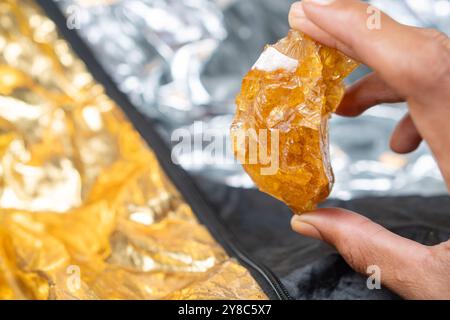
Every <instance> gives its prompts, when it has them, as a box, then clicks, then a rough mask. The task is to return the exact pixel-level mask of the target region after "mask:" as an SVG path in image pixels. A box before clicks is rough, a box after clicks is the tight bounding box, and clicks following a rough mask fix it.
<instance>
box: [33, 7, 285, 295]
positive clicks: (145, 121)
mask: <svg viewBox="0 0 450 320" xmlns="http://www.w3.org/2000/svg"><path fill="white" fill-rule="evenodd" d="M53 1H54V0H52V1H49V0H36V2H37V3H38V4H39V6H40V7H41V8H42V9H43V10H44V12H45V13H46V14H47V16H48V17H49V18H50V19H51V20H53V22H54V23H55V24H56V26H57V27H58V30H59V32H60V34H61V35H62V36H63V37H64V38H65V39H66V40H67V42H68V43H69V44H70V45H71V46H72V49H73V50H74V51H75V53H76V54H77V55H78V57H79V58H80V59H81V60H82V61H83V62H84V63H85V65H86V66H87V68H88V70H89V71H90V72H91V74H92V75H93V76H94V78H95V79H96V80H97V81H98V82H99V83H100V84H101V85H103V87H104V88H105V91H106V93H107V94H108V96H109V97H110V98H111V99H112V100H113V101H114V102H115V103H116V104H117V105H118V106H119V107H120V108H121V109H122V111H123V112H124V113H125V114H126V116H127V118H128V119H129V120H130V121H131V123H132V124H133V126H134V128H135V129H136V130H137V131H138V132H139V134H140V135H141V137H142V138H143V139H144V140H145V142H146V143H147V144H148V145H149V146H150V148H151V149H153V151H154V153H155V155H156V157H157V159H158V161H159V164H160V166H161V168H162V169H163V171H164V172H165V174H166V175H167V176H168V177H169V179H170V180H171V181H172V183H173V184H174V185H175V187H176V188H177V189H178V191H179V192H180V193H181V195H182V196H183V198H184V199H185V201H186V202H187V203H188V204H189V205H190V206H191V208H192V211H193V212H194V213H195V215H196V216H197V218H198V219H199V221H200V222H201V223H202V224H204V225H205V226H206V227H207V228H208V230H209V231H210V232H211V234H212V235H213V237H214V238H215V239H216V240H217V242H219V243H220V245H221V246H222V247H223V248H224V250H225V251H226V252H227V253H228V254H229V255H230V256H231V257H233V258H236V259H237V260H238V261H239V262H240V263H241V264H242V265H243V266H244V267H246V268H247V270H249V272H250V273H251V274H252V276H253V277H254V278H255V279H256V280H257V282H258V283H259V285H260V286H261V287H262V289H263V290H264V291H265V292H266V294H267V295H268V296H269V298H272V299H279V300H292V297H291V296H290V295H289V292H288V291H287V290H286V288H285V287H284V285H283V284H282V283H281V281H280V279H278V278H277V277H276V276H275V275H274V274H273V272H272V271H271V270H269V269H268V268H267V267H266V266H264V265H262V264H260V263H258V262H256V261H255V260H254V259H252V258H251V257H250V256H249V255H248V254H247V253H246V252H245V251H244V250H243V249H242V248H241V247H240V246H239V244H238V242H237V241H236V239H235V238H234V236H233V235H232V234H231V232H230V231H229V230H227V229H226V228H225V227H224V223H223V221H222V219H221V218H220V217H219V216H218V215H217V214H215V212H214V211H213V210H212V208H211V207H210V206H209V204H207V202H206V201H205V199H204V198H203V197H202V196H201V192H200V190H199V189H198V187H197V185H196V184H195V182H194V181H193V179H192V178H191V177H190V176H189V175H188V174H187V172H186V171H184V170H183V169H182V168H181V167H179V166H177V165H175V164H174V163H172V160H171V154H170V149H169V147H168V146H167V145H166V143H165V142H164V141H163V140H162V138H161V136H160V135H159V134H158V133H157V132H156V130H155V129H154V124H155V121H154V120H151V119H149V118H147V117H145V116H144V115H142V114H140V113H139V112H138V111H137V109H136V108H135V107H134V106H133V104H132V103H131V102H130V101H129V99H128V97H127V96H126V95H125V94H124V93H122V92H121V91H120V90H118V88H117V86H116V84H115V83H114V82H113V80H112V79H111V78H110V76H109V75H108V74H107V73H106V72H105V70H104V69H103V68H102V66H101V65H100V64H99V63H98V61H97V59H96V58H95V56H94V55H93V53H92V51H91V50H90V49H89V47H88V46H87V45H86V44H85V43H84V41H83V40H82V39H81V38H80V37H79V35H78V34H77V32H76V31H74V30H71V29H69V28H68V27H67V23H66V17H65V16H64V14H63V13H62V12H61V10H60V9H59V7H58V6H57V5H56V4H55V3H54V2H53Z"/></svg>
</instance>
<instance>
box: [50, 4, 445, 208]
mask: <svg viewBox="0 0 450 320" xmlns="http://www.w3.org/2000/svg"><path fill="white" fill-rule="evenodd" d="M54 1H55V2H57V3H58V5H59V6H60V8H61V9H62V10H63V12H65V14H66V16H67V22H68V26H69V27H71V28H76V29H78V30H77V31H78V32H79V34H80V35H81V36H82V38H83V39H84V40H85V41H86V42H87V44H88V45H89V46H90V47H91V49H92V50H93V52H94V54H95V55H96V56H97V58H98V60H99V62H100V63H101V64H102V65H103V67H104V68H105V69H106V70H107V72H109V74H110V75H111V76H112V78H113V79H114V81H115V82H116V83H117V85H118V87H119V89H120V90H122V91H123V92H124V93H126V94H127V95H128V97H129V98H130V100H131V101H132V102H133V103H134V104H135V105H136V107H137V108H138V109H139V111H140V112H141V113H142V114H143V116H148V117H151V118H153V119H156V120H158V123H159V129H160V132H161V133H162V135H163V136H164V137H165V139H166V141H167V143H168V144H170V145H172V147H176V146H177V143H178V141H177V140H173V139H171V138H173V132H174V130H177V129H180V128H183V129H185V131H188V132H190V133H191V136H192V141H195V140H196V139H197V138H198V139H199V141H203V142H204V139H202V138H204V134H205V131H208V130H214V132H215V133H216V135H215V139H220V140H223V142H224V145H227V146H229V137H228V133H229V127H230V123H231V119H232V114H233V112H234V109H235V103H234V98H235V96H236V94H237V92H238V91H239V87H240V83H241V79H242V77H243V75H244V74H245V73H246V72H247V71H248V69H249V68H250V67H251V65H252V64H253V62H254V61H255V60H256V59H257V57H258V56H259V54H260V53H261V51H262V49H263V47H264V45H265V44H267V43H273V42H275V41H276V40H277V39H279V38H281V37H283V36H284V35H285V34H286V32H287V30H288V23H287V13H288V11H289V7H290V5H291V4H292V2H293V1H291V0H278V1H273V0H240V1H237V0H215V1H213V0H121V1H120V0H54ZM372 3H373V4H374V5H376V6H377V7H379V8H381V9H383V10H385V11H387V12H388V13H389V14H390V15H391V16H393V17H394V18H396V19H398V20H400V21H402V22H404V23H407V24H411V25H416V26H423V27H436V28H439V29H441V30H443V31H444V32H447V33H449V32H450V24H449V21H450V9H449V8H450V1H449V0H435V1H432V0H423V1H421V0H415V1H414V0H405V1H383V0H374V1H372ZM367 72H368V70H367V69H366V68H360V69H358V70H357V71H356V72H355V73H354V74H353V75H352V76H351V77H350V81H354V80H355V79H357V78H359V77H360V76H362V75H364V74H365V73H367ZM405 112H406V106H404V105H395V106H393V105H383V106H379V107H377V108H373V109H371V110H370V111H368V112H366V113H365V114H364V115H363V116H361V117H358V118H357V119H345V118H341V117H334V118H333V119H332V121H331V129H330V130H331V133H330V136H331V157H332V164H333V168H334V172H335V175H336V184H335V187H334V189H333V193H332V196H333V197H337V198H341V199H350V198H353V197H358V196H364V195H396V194H421V195H432V194H440V193H445V192H446V188H445V185H444V183H443V180H442V177H441V175H440V172H439V170H438V168H437V165H436V163H435V161H434V159H433V157H432V156H431V154H430V152H429V150H428V149H427V147H426V146H425V145H422V146H421V147H420V148H419V150H417V151H415V152H414V153H412V154H409V155H397V154H394V153H392V152H391V151H389V148H388V140H389V136H390V134H391V132H392V130H393V128H394V126H395V124H396V122H397V121H398V120H399V119H400V118H401V117H402V115H403V114H404V113H405ZM198 121H201V125H202V129H201V130H198ZM206 144H207V143H206ZM225 150H226V152H223V153H220V154H215V155H214V157H212V156H211V153H210V152H209V151H208V150H207V148H205V143H201V144H195V143H193V147H192V148H191V149H190V150H187V151H186V150H183V151H182V152H178V153H177V155H176V157H175V158H174V161H178V162H179V163H180V164H181V165H182V166H183V167H184V168H185V169H187V170H189V171H190V172H191V173H193V174H194V175H199V176H204V177H207V178H208V179H212V180H214V181H218V182H221V183H225V184H227V185H230V186H235V187H253V183H252V181H251V180H250V179H249V178H248V176H247V175H246V174H245V172H244V171H243V170H242V168H241V166H240V165H239V164H238V163H237V162H236V161H235V160H234V159H233V156H232V154H231V152H230V148H229V147H228V148H225Z"/></svg>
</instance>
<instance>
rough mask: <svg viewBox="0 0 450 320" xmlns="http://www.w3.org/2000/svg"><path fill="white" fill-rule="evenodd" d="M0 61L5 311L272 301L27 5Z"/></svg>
mask: <svg viewBox="0 0 450 320" xmlns="http://www.w3.org/2000/svg"><path fill="white" fill-rule="evenodd" d="M0 53H1V54H0V178H1V184H0V298H1V299H209V298H213V299H216V298H217V299H265V298H266V296H265V295H264V293H263V292H262V291H261V289H260V288H259V286H258V285H257V283H256V282H255V280H254V279H253V278H252V277H251V276H250V274H249V273H248V271H247V270H246V269H245V268H243V267H242V266H240V265H239V264H238V263H237V262H236V261H234V260H233V259H230V258H229V257H228V256H227V255H226V253H225V252H224V250H223V249H222V248H221V247H220V246H219V245H218V244H217V242H216V241H215V240H214V239H213V238H212V237H211V235H210V234H209V232H208V231H207V229H206V228H205V227H204V226H202V225H201V224H200V223H199V222H198V221H197V220H196V218H195V217H194V215H193V213H192V211H191V208H190V207H189V206H188V205H187V204H186V202H185V201H184V200H183V198H182V197H181V196H180V194H179V193H178V192H177V190H176V189H175V188H174V186H173V185H172V184H171V182H170V181H169V180H168V179H167V177H166V176H165V174H164V173H163V171H162V170H161V168H160V166H159V164H158V161H157V159H156V158H155V156H154V154H153V152H152V151H151V150H149V148H148V147H147V146H146V145H145V144H144V143H143V141H142V140H141V139H140V137H139V135H138V134H137V132H136V131H135V130H134V129H133V127H132V126H131V124H130V123H129V122H128V121H127V120H126V119H125V117H124V116H123V115H122V112H121V111H120V110H119V108H118V107H117V106H116V105H115V104H114V103H113V102H112V101H111V100H110V99H109V98H108V97H107V96H106V95H105V93H104V90H103V88H102V86H100V85H99V84H97V83H96V82H95V81H94V80H93V78H92V76H91V75H90V74H89V73H88V71H87V70H86V68H85V66H84V64H83V63H82V62H81V61H80V60H79V59H78V58H77V57H76V56H75V55H74V54H73V52H72V50H71V49H70V48H69V46H68V44H67V42H66V41H64V40H62V39H61V38H60V37H59V36H58V34H57V32H56V29H55V25H54V24H53V22H52V21H51V20H49V19H48V18H46V17H45V15H43V13H42V11H41V10H40V9H39V8H37V6H36V5H35V4H34V3H32V2H31V1H29V0H22V1H14V0H6V1H2V2H1V3H0Z"/></svg>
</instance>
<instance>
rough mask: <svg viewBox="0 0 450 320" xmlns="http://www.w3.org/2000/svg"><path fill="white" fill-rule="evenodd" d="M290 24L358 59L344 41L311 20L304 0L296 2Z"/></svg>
mask: <svg viewBox="0 0 450 320" xmlns="http://www.w3.org/2000/svg"><path fill="white" fill-rule="evenodd" d="M289 25H290V27H291V28H292V29H295V30H300V31H302V32H303V33H305V34H307V35H308V36H310V37H311V38H313V39H315V40H316V41H318V42H320V43H322V44H324V45H326V46H328V47H331V48H336V49H338V50H339V51H341V52H343V53H345V54H346V55H347V56H349V57H351V58H353V59H356V60H358V57H356V56H355V53H354V52H353V51H352V50H351V49H350V48H349V47H348V46H346V45H345V44H344V43H343V42H341V41H339V40H337V39H336V38H334V37H333V36H332V35H330V34H329V33H328V32H326V31H324V30H323V29H321V28H319V27H318V26H317V25H316V24H314V23H313V22H312V21H311V20H309V19H308V18H307V17H306V15H305V12H304V11H303V5H302V2H294V3H293V4H292V6H291V9H290V11H289Z"/></svg>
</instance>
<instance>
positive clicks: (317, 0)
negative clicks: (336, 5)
mask: <svg viewBox="0 0 450 320" xmlns="http://www.w3.org/2000/svg"><path fill="white" fill-rule="evenodd" d="M303 1H305V2H310V3H314V4H318V5H320V6H326V5H329V4H332V3H333V2H334V1H335V0H303Z"/></svg>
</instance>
